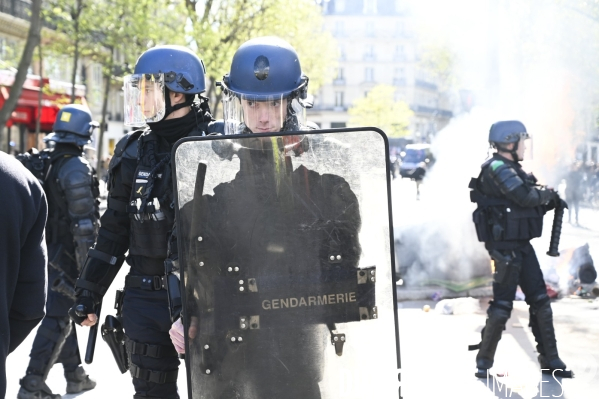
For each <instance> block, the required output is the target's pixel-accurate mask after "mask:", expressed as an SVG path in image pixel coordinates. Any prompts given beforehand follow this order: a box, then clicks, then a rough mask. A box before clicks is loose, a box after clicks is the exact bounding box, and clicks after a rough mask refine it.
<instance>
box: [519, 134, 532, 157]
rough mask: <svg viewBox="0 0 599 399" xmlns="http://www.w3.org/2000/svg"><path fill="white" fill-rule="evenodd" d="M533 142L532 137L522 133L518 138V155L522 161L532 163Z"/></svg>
mask: <svg viewBox="0 0 599 399" xmlns="http://www.w3.org/2000/svg"><path fill="white" fill-rule="evenodd" d="M532 144H533V140H532V136H530V135H529V134H528V133H524V134H523V135H522V136H521V137H520V142H519V143H518V155H520V158H521V159H522V160H523V161H532V160H533V159H534V158H533V151H532V149H533V145H532Z"/></svg>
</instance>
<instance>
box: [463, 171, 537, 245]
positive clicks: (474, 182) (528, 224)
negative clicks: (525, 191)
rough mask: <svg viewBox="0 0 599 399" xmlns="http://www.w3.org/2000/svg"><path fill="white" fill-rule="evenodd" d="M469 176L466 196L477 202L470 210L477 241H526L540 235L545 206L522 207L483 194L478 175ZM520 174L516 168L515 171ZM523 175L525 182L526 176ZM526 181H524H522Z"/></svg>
mask: <svg viewBox="0 0 599 399" xmlns="http://www.w3.org/2000/svg"><path fill="white" fill-rule="evenodd" d="M483 173H484V167H483V171H481V174H480V175H479V176H478V178H473V179H471V181H470V184H469V186H468V187H469V188H470V189H471V191H470V200H471V201H472V202H475V203H476V204H477V208H476V210H475V211H474V212H473V214H472V220H473V222H474V226H475V228H476V235H477V237H478V241H481V242H485V243H489V242H501V241H528V240H531V239H533V238H536V237H540V236H541V234H542V232H543V216H544V214H545V210H544V208H543V207H542V206H535V207H522V206H520V205H518V204H517V203H515V202H514V201H511V200H508V199H505V198H494V197H489V196H487V195H485V194H484V193H483V192H482V191H481V189H480V187H481V181H480V178H481V176H482V174H483ZM518 174H519V175H520V174H521V173H520V171H518ZM520 177H523V181H525V182H526V180H525V179H526V177H527V176H520ZM525 184H526V183H525Z"/></svg>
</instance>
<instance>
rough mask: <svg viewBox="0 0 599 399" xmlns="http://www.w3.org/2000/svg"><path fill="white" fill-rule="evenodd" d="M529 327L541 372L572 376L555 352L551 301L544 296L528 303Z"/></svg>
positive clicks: (555, 344)
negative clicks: (533, 337) (534, 342)
mask: <svg viewBox="0 0 599 399" xmlns="http://www.w3.org/2000/svg"><path fill="white" fill-rule="evenodd" d="M529 311H530V327H531V329H532V333H533V334H534V336H535V340H536V341H537V352H539V356H538V360H539V364H540V366H541V372H543V373H544V374H553V375H556V376H558V377H563V378H572V377H574V373H573V372H572V371H571V370H567V366H566V364H565V363H564V362H563V361H562V359H560V358H559V355H558V353H557V341H556V339H555V329H554V328H553V312H552V310H551V302H550V301H549V298H548V297H547V296H544V297H543V298H541V300H539V301H538V302H535V303H533V304H532V305H530V309H529Z"/></svg>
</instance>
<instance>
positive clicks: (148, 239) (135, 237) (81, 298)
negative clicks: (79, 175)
mask: <svg viewBox="0 0 599 399" xmlns="http://www.w3.org/2000/svg"><path fill="white" fill-rule="evenodd" d="M204 76H205V68H204V64H203V62H202V61H201V60H200V59H199V58H198V57H197V55H195V54H194V53H193V52H192V51H190V50H189V49H187V48H185V47H181V46H158V47H154V48H152V49H149V50H147V51H146V52H144V53H143V54H142V55H141V56H140V57H139V59H138V60H137V63H136V65H135V69H134V73H133V74H132V75H130V76H127V77H126V78H125V82H124V96H125V124H126V125H129V126H142V125H147V127H145V128H142V129H140V130H136V131H134V132H132V133H129V134H127V135H126V136H125V137H123V139H121V141H120V142H119V143H118V144H117V146H116V148H115V153H114V156H113V157H112V159H111V161H110V165H109V177H108V191H109V193H108V204H107V209H106V212H105V213H104V214H103V216H102V218H101V228H100V230H99V234H98V239H97V241H96V245H95V246H94V248H92V249H90V251H89V254H88V258H87V261H86V263H85V266H84V267H83V270H82V272H81V276H80V277H79V280H78V281H77V286H76V288H77V301H76V304H77V305H78V306H76V307H73V308H72V309H71V311H70V315H71V317H72V318H73V319H74V320H75V321H76V322H77V323H79V324H82V325H87V326H90V325H94V324H95V323H96V322H97V317H96V314H95V313H96V312H94V309H95V308H97V306H98V305H99V304H100V303H101V300H102V297H103V295H104V293H105V292H106V290H107V289H108V287H109V286H110V284H111V283H112V280H113V279H114V277H115V276H116V274H117V273H118V271H119V269H120V267H121V265H122V263H123V262H124V260H125V256H124V255H125V252H126V251H127V250H128V251H129V255H128V257H127V263H128V264H129V265H130V266H131V270H130V272H129V274H128V276H127V277H126V280H125V292H124V298H123V299H122V301H123V302H122V320H123V327H124V330H125V334H126V348H127V351H128V355H129V357H130V360H131V363H130V365H129V367H130V372H131V376H132V378H133V385H134V387H135V391H136V395H135V396H134V397H135V398H141V397H143V398H168V399H173V398H178V397H179V395H178V393H177V384H176V382H177V374H178V367H179V359H178V357H177V353H176V351H175V349H174V348H173V345H172V344H171V342H170V340H169V335H168V330H169V328H170V324H171V321H170V316H169V311H168V299H167V294H166V291H165V286H164V283H165V278H164V274H165V266H164V261H165V258H166V257H167V241H168V238H169V236H170V235H171V233H172V230H173V225H174V210H173V208H174V197H173V196H174V194H173V189H172V180H171V175H172V173H171V158H170V157H171V149H172V146H173V144H174V143H175V142H176V141H177V140H179V139H181V138H183V137H189V136H201V135H205V134H208V133H209V132H212V131H213V130H214V129H216V127H215V126H217V125H215V124H214V123H212V122H213V119H212V117H211V115H210V112H209V108H208V105H207V99H206V98H204V97H202V96H201V95H200V94H201V93H203V92H204V91H205V78H204ZM196 96H198V98H197V100H198V101H197V102H196ZM221 130H222V129H221Z"/></svg>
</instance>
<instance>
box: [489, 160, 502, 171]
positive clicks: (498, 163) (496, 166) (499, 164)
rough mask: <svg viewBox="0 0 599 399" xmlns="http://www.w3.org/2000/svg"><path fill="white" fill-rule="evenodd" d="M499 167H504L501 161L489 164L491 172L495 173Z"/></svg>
mask: <svg viewBox="0 0 599 399" xmlns="http://www.w3.org/2000/svg"><path fill="white" fill-rule="evenodd" d="M501 165H505V162H503V161H501V160H495V161H493V162H491V169H492V170H493V171H495V170H496V169H497V168H498V167H500V166H501Z"/></svg>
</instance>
